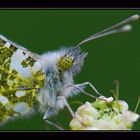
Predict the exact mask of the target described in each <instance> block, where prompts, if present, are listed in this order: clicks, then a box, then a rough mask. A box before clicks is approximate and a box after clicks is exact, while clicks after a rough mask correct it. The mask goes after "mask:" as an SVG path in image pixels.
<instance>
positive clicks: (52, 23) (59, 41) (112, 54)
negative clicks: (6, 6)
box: [0, 10, 140, 130]
mask: <svg viewBox="0 0 140 140" xmlns="http://www.w3.org/2000/svg"><path fill="white" fill-rule="evenodd" d="M133 14H140V10H0V19H1V20H0V33H1V34H3V35H4V36H6V37H7V38H9V39H10V40H12V41H15V42H17V43H19V44H21V45H23V46H25V47H26V48H27V49H29V50H31V51H33V52H36V53H38V54H42V53H44V52H45V51H50V50H57V49H59V48H60V47H69V46H73V45H76V44H77V43H79V42H80V41H81V40H82V39H84V38H86V37H88V36H89V35H91V34H94V33H96V32H98V31H101V30H103V29H104V28H107V27H109V26H111V25H113V24H115V23H117V22H119V21H121V20H123V19H124V18H127V17H129V16H131V15H133ZM133 27H134V28H133V30H132V31H131V32H128V33H120V34H116V35H112V36H108V37H104V38H101V39H97V40H96V41H92V42H89V43H86V44H85V45H83V46H82V49H83V50H84V51H87V52H89V55H88V57H87V58H86V60H85V64H84V66H83V68H82V71H81V73H80V74H79V75H77V77H75V81H76V83H81V82H85V81H90V82H91V83H93V84H94V85H95V86H96V88H97V89H98V90H99V91H100V92H101V93H102V94H104V95H105V96H112V94H111V93H110V92H109V90H110V89H115V85H114V84H113V81H114V80H119V82H120V98H121V99H123V100H125V101H127V102H128V104H129V108H130V109H131V110H134V109H135V106H136V103H137V100H138V96H139V95H140V37H139V36H140V21H137V22H135V23H133ZM86 91H88V92H90V93H91V94H95V93H94V92H93V91H92V90H91V89H90V88H87V90H86ZM87 100H88V101H91V102H92V101H93V99H91V98H88V97H86V96H85V95H82V94H80V95H77V96H75V97H73V98H70V99H69V103H70V104H71V106H72V108H73V110H74V111H76V108H77V107H78V106H79V105H80V102H83V103H84V102H85V101H87ZM137 112H138V113H139V112H140V107H139V109H138V110H137ZM42 117H43V114H39V113H37V114H36V115H34V116H32V117H30V118H23V119H19V120H15V121H13V122H9V123H7V124H5V125H4V126H3V127H1V128H0V130H49V129H51V130H55V128H53V127H51V126H48V125H46V124H45V123H44V121H43V120H42ZM52 119H53V120H56V121H57V122H58V123H60V124H61V126H63V127H64V128H65V129H69V126H68V124H69V122H70V120H71V116H70V114H69V112H68V111H67V110H65V109H64V110H62V111H60V113H59V114H58V115H56V116H55V117H54V118H52ZM133 129H134V130H140V121H138V122H136V123H135V124H134V127H133Z"/></svg>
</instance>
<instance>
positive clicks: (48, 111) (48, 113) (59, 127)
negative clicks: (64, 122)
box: [43, 108, 64, 130]
mask: <svg viewBox="0 0 140 140" xmlns="http://www.w3.org/2000/svg"><path fill="white" fill-rule="evenodd" d="M54 114H55V112H54V111H53V109H52V108H48V109H47V111H46V113H45V115H44V117H43V120H44V121H45V122H46V123H47V124H49V125H51V126H54V127H55V128H57V129H58V130H64V129H63V128H62V127H61V126H59V125H57V124H56V123H54V122H52V121H50V120H48V118H49V117H50V116H52V115H54Z"/></svg>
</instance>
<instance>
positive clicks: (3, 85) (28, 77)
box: [0, 15, 139, 128]
mask: <svg viewBox="0 0 140 140" xmlns="http://www.w3.org/2000/svg"><path fill="white" fill-rule="evenodd" d="M138 18H139V16H138V15H134V16H131V17H129V18H127V19H125V20H123V21H122V22H120V23H118V24H116V25H114V26H112V27H110V28H107V29H105V30H103V31H101V32H98V33H96V34H94V35H92V36H89V37H88V38H86V39H84V40H83V41H81V42H80V43H79V44H78V45H76V46H74V47H70V48H62V49H60V50H58V51H52V52H47V53H44V54H42V55H38V54H36V53H33V52H31V51H29V50H27V49H26V48H24V47H22V46H20V45H18V44H16V43H14V42H12V41H10V40H9V39H7V38H6V37H4V36H3V35H0V125H2V124H4V123H5V122H7V121H8V120H12V119H15V118H17V117H24V116H25V117H26V116H30V115H32V114H34V113H35V112H36V111H38V112H41V113H43V114H44V117H43V119H44V120H46V122H47V123H49V124H52V125H54V126H56V127H57V128H59V126H57V125H56V124H55V123H53V122H51V121H48V120H47V119H48V118H49V117H50V116H53V115H55V114H56V113H58V111H59V110H60V109H63V108H64V106H66V107H67V108H68V110H69V111H70V113H71V114H72V116H74V112H73V111H72V109H71V107H70V105H69V103H68V102H67V98H68V97H69V96H73V95H75V94H78V93H80V92H82V93H84V94H86V95H89V96H91V97H94V96H93V95H90V94H89V93H87V92H86V91H85V90H84V88H85V87H86V86H87V85H89V86H90V87H91V88H92V89H93V90H94V91H95V92H96V93H97V94H98V95H101V94H100V93H99V92H98V91H97V89H96V88H95V87H94V85H93V84H91V83H90V82H84V83H80V84H75V83H74V76H75V75H77V74H78V73H79V72H80V70H81V68H82V66H83V63H84V60H85V58H86V56H87V53H86V52H83V51H82V50H81V47H80V46H81V45H83V44H84V43H86V42H88V41H91V40H94V39H97V38H99V37H102V36H106V35H109V34H113V33H118V32H125V31H129V30H130V29H131V26H130V25H127V23H130V22H132V21H135V20H137V19H138Z"/></svg>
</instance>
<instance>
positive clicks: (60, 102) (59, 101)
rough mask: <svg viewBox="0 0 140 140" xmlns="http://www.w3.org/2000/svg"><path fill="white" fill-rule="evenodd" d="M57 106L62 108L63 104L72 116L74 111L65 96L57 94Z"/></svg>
mask: <svg viewBox="0 0 140 140" xmlns="http://www.w3.org/2000/svg"><path fill="white" fill-rule="evenodd" d="M57 106H58V107H59V108H64V106H65V107H66V108H67V109H68V111H69V112H70V114H71V116H72V117H74V112H73V110H72V108H71V107H70V105H69V103H68V101H67V99H66V97H64V96H58V97H57ZM60 106H61V107H60Z"/></svg>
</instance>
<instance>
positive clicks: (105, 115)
mask: <svg viewBox="0 0 140 140" xmlns="http://www.w3.org/2000/svg"><path fill="white" fill-rule="evenodd" d="M128 108H129V107H128V104H127V103H126V102H125V101H123V100H114V101H113V98H112V97H109V98H106V97H104V96H100V97H99V99H97V100H96V101H95V102H93V103H89V102H86V103H85V104H84V105H82V106H80V107H79V108H78V109H77V111H76V113H75V117H74V118H73V119H72V121H71V122H70V127H71V129H72V130H130V129H132V126H133V123H134V122H136V121H137V120H138V118H139V114H136V113H134V112H132V111H129V110H128Z"/></svg>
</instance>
